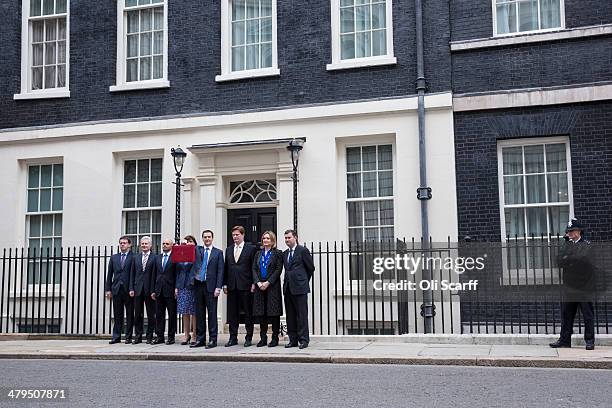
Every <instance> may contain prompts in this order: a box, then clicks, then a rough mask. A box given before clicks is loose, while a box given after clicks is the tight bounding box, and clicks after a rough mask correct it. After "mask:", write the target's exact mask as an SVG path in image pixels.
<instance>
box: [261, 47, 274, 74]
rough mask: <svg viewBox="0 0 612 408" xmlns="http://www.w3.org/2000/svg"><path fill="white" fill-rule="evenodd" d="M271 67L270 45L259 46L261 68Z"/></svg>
mask: <svg viewBox="0 0 612 408" xmlns="http://www.w3.org/2000/svg"><path fill="white" fill-rule="evenodd" d="M271 66H272V43H266V44H261V68H269V67H271Z"/></svg>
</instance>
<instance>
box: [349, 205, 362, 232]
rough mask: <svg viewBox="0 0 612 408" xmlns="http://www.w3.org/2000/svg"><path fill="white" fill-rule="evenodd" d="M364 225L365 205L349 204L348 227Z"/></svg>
mask: <svg viewBox="0 0 612 408" xmlns="http://www.w3.org/2000/svg"><path fill="white" fill-rule="evenodd" d="M362 225H363V203H361V202H349V203H348V226H349V227H358V226H362Z"/></svg>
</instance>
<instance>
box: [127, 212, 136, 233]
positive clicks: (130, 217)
mask: <svg viewBox="0 0 612 408" xmlns="http://www.w3.org/2000/svg"><path fill="white" fill-rule="evenodd" d="M125 233H126V234H137V233H138V212H136V211H131V212H128V213H126V214H125Z"/></svg>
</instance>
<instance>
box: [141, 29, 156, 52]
mask: <svg viewBox="0 0 612 408" xmlns="http://www.w3.org/2000/svg"><path fill="white" fill-rule="evenodd" d="M152 41H153V36H152V35H151V33H144V34H140V56H141V57H143V56H145V55H151V48H152V47H151V42H152Z"/></svg>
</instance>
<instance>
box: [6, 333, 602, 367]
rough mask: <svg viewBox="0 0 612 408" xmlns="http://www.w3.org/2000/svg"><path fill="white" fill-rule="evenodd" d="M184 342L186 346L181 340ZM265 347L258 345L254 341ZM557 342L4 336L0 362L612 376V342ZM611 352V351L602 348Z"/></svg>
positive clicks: (472, 337) (499, 338) (544, 338)
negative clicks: (231, 342) (519, 370)
mask: <svg viewBox="0 0 612 408" xmlns="http://www.w3.org/2000/svg"><path fill="white" fill-rule="evenodd" d="M177 340H178V341H179V343H180V341H181V340H182V337H181V336H178V337H177ZM255 340H258V339H255ZM552 340H554V337H553V336H537V335H531V336H522V337H516V335H515V336H514V337H511V336H509V335H499V336H487V335H483V336H478V335H454V336H435V335H412V336H364V337H358V336H312V337H311V342H310V345H309V347H308V348H306V349H303V350H299V349H297V348H290V349H285V348H284V345H285V343H286V340H284V341H281V344H280V345H279V346H278V347H274V348H269V347H261V348H257V347H255V345H253V346H251V347H246V348H245V347H243V342H242V339H240V340H239V344H238V345H237V346H233V347H224V346H223V345H224V344H225V342H226V341H227V336H226V335H221V336H220V338H219V342H218V344H219V346H218V347H216V348H214V349H209V350H206V349H204V348H195V349H193V348H189V347H188V346H181V345H180V344H179V343H176V344H174V345H169V346H168V345H165V344H160V345H148V344H144V343H142V344H138V345H133V344H129V345H126V344H124V343H119V344H113V345H110V344H108V339H107V338H104V337H102V336H99V337H98V336H59V335H56V336H53V335H42V336H36V335H19V334H7V335H0V359H86V360H140V361H143V360H151V361H231V362H284V363H335V364H412V365H459V366H495V367H541V368H589V369H612V346H610V345H609V344H610V343H612V337H610V336H605V337H603V338H599V339H598V342H597V343H596V347H595V350H592V351H588V350H585V348H584V345H583V344H582V345H581V342H580V340H578V339H576V342H575V344H574V346H573V347H572V348H563V349H552V348H550V347H548V345H547V343H548V342H549V341H552ZM601 344H604V345H601Z"/></svg>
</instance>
